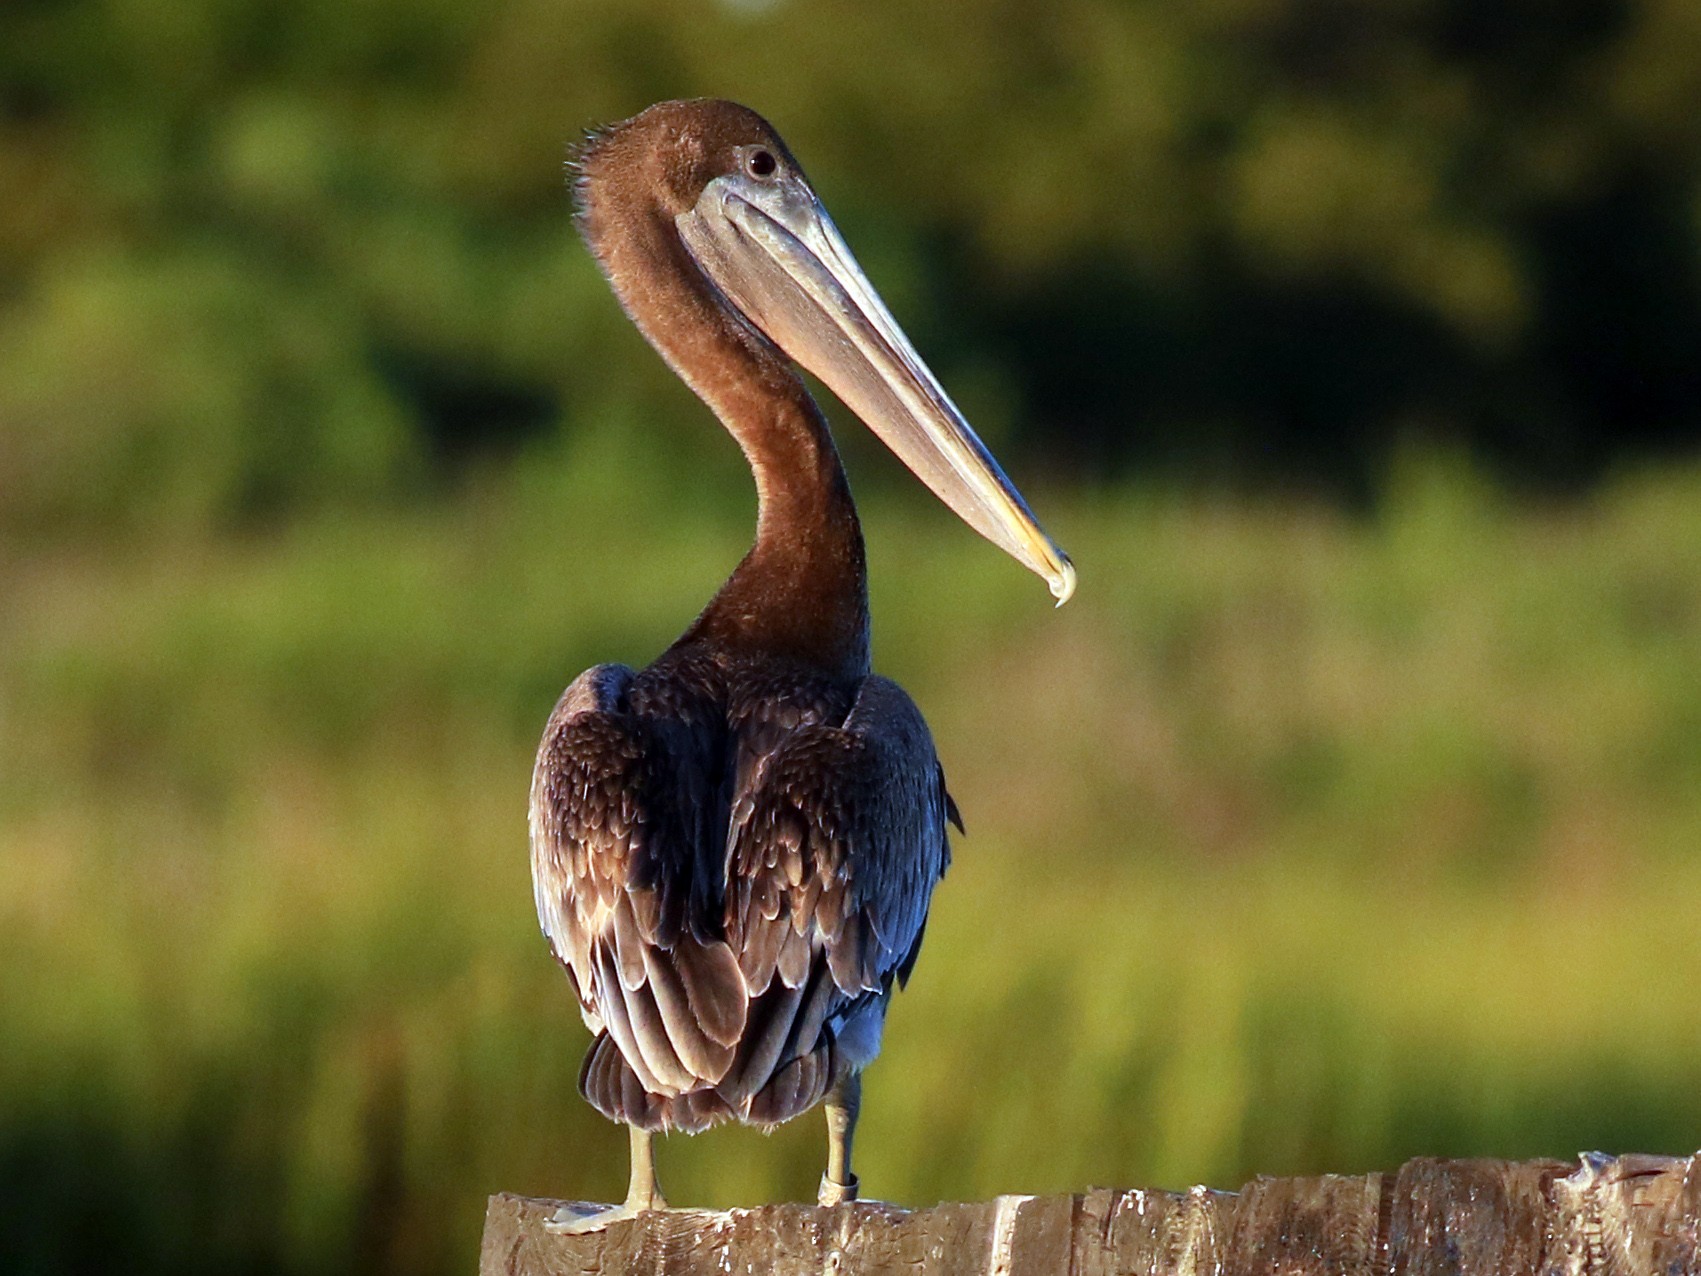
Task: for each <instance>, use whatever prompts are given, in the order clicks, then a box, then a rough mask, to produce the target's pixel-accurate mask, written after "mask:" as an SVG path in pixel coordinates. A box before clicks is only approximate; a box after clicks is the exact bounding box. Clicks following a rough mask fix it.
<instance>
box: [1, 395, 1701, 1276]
mask: <svg viewBox="0 0 1701 1276" xmlns="http://www.w3.org/2000/svg"><path fill="white" fill-rule="evenodd" d="M625 440H626V436H625V435H623V434H622V433H621V431H620V430H619V429H617V428H616V429H611V430H609V431H607V432H605V433H603V434H601V435H595V436H589V437H582V438H581V441H580V443H579V445H578V448H577V450H576V451H575V452H574V453H572V454H570V455H567V456H559V455H551V454H546V453H539V454H535V455H530V456H527V457H524V458H522V460H521V461H520V462H519V463H518V464H516V465H515V466H513V467H511V468H506V469H503V468H492V469H491V470H489V471H488V472H486V473H484V474H483V475H482V476H479V477H477V478H475V479H474V480H473V481H472V482H470V483H469V484H468V485H467V487H466V488H465V490H463V491H461V492H459V493H458V494H457V495H455V496H453V497H450V498H445V499H443V500H442V501H440V502H439V503H437V504H436V505H432V506H427V507H414V508H410V509H407V510H401V511H396V510H392V511H388V512H386V511H383V510H368V511H367V512H364V513H358V514H349V513H326V512H321V513H318V514H313V515H309V516H304V517H301V518H298V519H296V520H294V521H286V522H282V523H279V524H276V525H274V526H271V527H269V528H266V529H251V530H250V531H248V532H247V533H245V534H244V535H242V536H241V537H236V538H227V539H222V540H208V539H205V538H203V537H201V536H199V535H197V534H190V533H185V534H183V535H182V536H181V537H180V538H179V539H175V540H172V539H163V540H162V539H151V540H139V541H134V542H132V543H129V544H127V545H114V544H112V543H111V542H108V541H104V540H89V541H86V542H78V541H77V540H75V539H69V540H60V541H44V542H41V543H29V544H25V543H22V542H15V543H12V544H11V545H10V546H9V547H5V548H0V588H3V589H4V595H5V598H6V600H7V602H6V604H5V607H4V610H3V611H0V754H3V756H4V757H5V758H6V759H7V762H6V765H5V768H4V771H3V773H0V968H3V969H4V970H5V971H6V972H7V973H6V977H5V978H4V980H0V1041H3V1042H4V1043H5V1046H4V1049H0V1237H4V1238H5V1248H6V1249H7V1250H8V1252H9V1253H10V1254H12V1255H13V1256H14V1257H13V1258H12V1259H9V1260H8V1270H15V1271H45V1270H62V1271H63V1270H81V1269H85V1268H97V1267H98V1268H100V1269H102V1270H107V1269H110V1267H111V1266H112V1263H113V1256H114V1254H115V1253H122V1254H123V1255H125V1261H124V1263H123V1264H122V1265H123V1266H124V1267H125V1268H126V1269H127V1270H132V1271H139V1272H145V1271H165V1270H171V1271H177V1272H185V1271H189V1272H192V1271H215V1270H216V1271H326V1272H332V1271H356V1270H360V1271H368V1270H393V1271H427V1272H429V1271H443V1272H448V1271H457V1270H465V1268H466V1266H467V1264H468V1263H469V1262H471V1256H472V1253H473V1250H474V1247H475V1244H476V1238H477V1231H478V1225H479V1221H480V1214H481V1210H482V1205H483V1198H484V1195H485V1194H486V1193H487V1192H490V1191H495V1190H501V1189H506V1190H515V1191H521V1192H527V1193H533V1194H540V1195H541V1194H553V1195H563V1196H589V1197H596V1198H604V1199H606V1198H609V1197H612V1196H616V1195H618V1193H619V1191H620V1189H621V1186H622V1185H623V1182H624V1173H625V1168H624V1139H623V1137H622V1136H621V1135H620V1133H619V1131H618V1130H616V1129H615V1128H614V1127H611V1126H609V1125H607V1124H606V1123H604V1122H603V1121H602V1120H601V1119H600V1118H597V1117H596V1116H594V1115H593V1114H592V1113H590V1112H589V1110H588V1109H587V1108H586V1107H585V1106H584V1104H583V1103H582V1102H581V1101H580V1100H579V1099H578V1097H577V1095H576V1092H575V1088H574V1078H575V1074H576V1069H577V1065H578V1058H579V1054H580V1052H581V1050H582V1047H583V1042H584V1034H583V1030H582V1028H581V1027H579V1025H578V1020H577V1015H576V1013H575V1012H574V1010H573V1007H572V1005H571V1001H570V997H569V995H568V992H567V989H566V986H565V983H564V981H563V980H562V979H561V977H560V976H559V974H558V972H557V971H556V970H555V969H554V968H553V967H552V965H551V963H550V962H549V960H548V958H547V955H546V952H545V949H544V947H543V944H542V942H541V940H539V939H538V937H537V934H536V929H535V922H534V919H533V917H532V913H531V900H530V892H529V883H528V880H527V868H526V852H525V830H524V813H525V792H526V785H527V781H528V778H529V772H530V764H531V751H532V748H533V746H534V743H535V739H536V734H537V732H538V730H539V729H540V727H541V724H542V721H543V718H544V716H545V715H546V713H547V712H548V709H549V706H550V705H551V703H552V702H553V700H554V697H555V696H556V695H557V694H558V692H559V690H560V688H561V687H562V686H563V685H564V684H565V683H566V682H567V681H568V680H569V679H570V678H571V677H572V676H573V675H574V674H575V673H577V672H578V671H579V670H580V669H581V668H583V667H584V666H586V665H588V664H591V663H593V662H595V661H597V660H604V659H621V660H626V661H629V662H634V663H636V662H640V661H643V660H645V659H647V658H649V657H650V656H652V655H653V654H654V653H656V652H657V651H659V650H660V649H661V648H662V647H663V646H664V645H665V644H666V643H667V642H668V641H669V640H671V638H672V637H673V635H674V634H675V633H676V632H677V631H678V629H679V628H681V627H682V626H683V624H684V623H685V622H686V621H687V620H688V619H689V617H690V616H691V615H692V614H694V611H695V609H696V608H697V607H698V606H699V605H700V604H701V602H702V601H703V600H704V599H705V598H706V596H707V595H708V593H709V591H710V590H711V589H712V587H713V584H714V582H715V581H717V580H718V579H719V578H720V577H721V576H722V575H723V574H724V573H725V571H726V570H728V569H729V568H730V566H731V565H732V563H734V562H735V561H736V559H737V557H738V555H739V554H740V553H741V552H742V550H743V548H744V546H745V544H746V541H747V537H748V511H747V510H742V509H738V510H729V509H727V508H726V504H725V501H724V496H723V494H722V493H721V492H720V491H719V489H718V487H717V485H718V484H719V482H720V479H721V477H723V476H722V475H720V474H719V473H718V472H717V473H715V474H713V475H711V479H712V480H713V481H710V479H704V478H702V477H700V476H697V475H694V474H692V473H691V470H692V468H693V466H694V464H695V462H694V460H693V461H692V463H691V464H690V465H679V466H676V467H674V468H673V469H668V468H666V467H661V468H658V467H657V466H656V465H654V464H651V463H650V458H648V457H647V456H646V454H645V453H644V451H643V449H641V448H638V447H636V446H633V445H631V444H629V443H628V442H627V441H625ZM1035 497H1036V499H1035V504H1036V506H1037V507H1038V508H1039V509H1041V510H1042V511H1044V512H1045V513H1046V514H1047V515H1049V519H1048V521H1049V523H1050V525H1051V527H1052V530H1053V531H1054V532H1055V533H1056V534H1057V536H1058V538H1059V540H1060V541H1061V542H1062V543H1063V544H1065V545H1066V546H1068V547H1069V549H1070V551H1071V552H1072V553H1073V554H1074V556H1075V557H1076V560H1077V562H1078V563H1079V564H1080V566H1081V569H1082V587H1081V592H1080V594H1079V595H1078V598H1077V600H1076V601H1075V602H1073V603H1071V604H1070V606H1069V607H1067V608H1065V609H1063V610H1062V611H1061V612H1056V613H1053V612H1052V611H1050V609H1049V608H1048V607H1047V605H1046V603H1047V600H1046V597H1045V593H1044V590H1043V588H1042V587H1041V586H1040V585H1039V584H1038V583H1037V582H1036V581H1034V580H1032V579H1030V578H1027V577H1026V576H1024V575H1023V574H1022V573H1020V572H1019V570H1017V569H1016V568H1014V567H1013V566H1012V565H1010V564H1009V563H1007V562H1006V561H1004V560H1003V559H1001V558H1000V557H999V556H998V555H997V554H996V553H995V552H994V551H992V550H991V549H989V548H987V547H986V546H985V545H983V544H981V543H979V542H978V541H976V540H975V539H973V538H972V537H971V536H970V535H969V534H968V533H966V532H965V531H963V530H962V529H961V528H960V527H958V526H956V525H955V524H953V523H951V522H950V520H949V517H948V515H946V514H944V513H943V512H941V511H939V510H937V509H935V508H933V507H932V506H931V504H930V503H929V502H928V501H927V500H926V498H925V497H924V496H921V495H919V494H917V493H916V492H914V491H904V492H901V493H899V492H891V493H888V492H881V493H878V494H877V499H875V500H873V501H871V502H867V503H866V504H867V508H866V510H865V522H866V524H867V527H868V530H869V533H870V539H871V546H870V552H871V556H872V563H873V572H874V581H875V599H874V605H875V615H876V660H877V664H878V665H879V666H880V668H881V669H882V670H883V671H884V672H886V673H888V674H890V675H892V676H894V677H896V678H898V679H899V680H900V681H902V682H903V683H904V684H905V685H906V686H907V687H908V688H909V689H910V690H911V691H912V693H913V694H914V695H915V696H916V698H917V699H918V700H919V701H920V703H921V704H922V706H923V708H924V710H925V711H926V712H927V714H928V716H929V719H930V721H931V723H932V725H933V727H934V729H935V734H936V736H937V739H938V743H939V746H940V749H941V753H942V755H943V757H944V758H945V761H946V765H947V769H948V774H949V776H950V779H951V783H952V788H953V791H954V792H955V794H956V795H957V797H958V799H959V801H960V803H961V805H962V807H963V810H964V812H965V815H966V817H967V820H968V826H969V830H970V835H969V836H968V837H967V838H964V839H960V840H959V842H958V846H957V861H956V865H955V867H954V868H953V870H952V873H951V876H950V877H949V878H948V879H947V881H946V883H945V885H944V887H943V889H942V891H941V893H940V895H939V896H938V899H937V903H936V907H935V910H934V916H933V920H932V923H931V925H930V929H929V936H928V942H927V949H926V952H925V954H924V957H923V960H922V962H921V965H920V967H919V969H918V973H917V978H916V981H915V984H914V986H913V988H912V989H911V990H910V991H909V992H908V993H907V994H905V995H904V996H903V997H902V998H900V999H899V1002H898V1004H897V1006H896V1009H895V1011H894V1014H893V1019H892V1023H891V1031H890V1032H889V1034H888V1041H889V1044H888V1048H887V1050H886V1054H885V1056H884V1058H883V1059H882V1061H881V1062H880V1063H879V1064H878V1065H877V1066H876V1068H875V1069H874V1070H873V1071H872V1072H871V1073H870V1076H869V1082H868V1088H867V1100H868V1101H867V1104H866V1109H865V1122H864V1127H863V1128H864V1135H863V1138H862V1139H861V1141H860V1142H859V1155H860V1156H861V1157H862V1158H863V1163H862V1165H861V1170H862V1173H863V1176H864V1179H865V1181H866V1183H867V1185H868V1187H869V1189H870V1191H871V1192H873V1193H875V1194H877V1195H880V1196H882V1197H886V1198H889V1199H894V1200H897V1201H900V1202H905V1203H917V1204H919V1203H925V1202H929V1201H932V1200H934V1199H937V1198H940V1197H942V1196H943V1197H958V1198H961V1197H977V1196H985V1195H988V1194H991V1193H994V1192H1006V1191H1032V1192H1038V1191H1054V1190H1064V1189H1070V1188H1081V1187H1084V1186H1086V1185H1088V1184H1090V1183H1119V1184H1167V1185H1180V1184H1185V1183H1189V1182H1192V1181H1195V1180H1203V1181H1208V1182H1211V1183H1214V1184H1217V1185H1219V1186H1225V1187H1226V1186H1234V1185H1236V1184H1238V1183H1239V1182H1240V1181H1242V1180H1243V1179H1245V1178H1247V1177H1250V1176H1251V1175H1253V1174H1257V1173H1270V1174H1288V1173H1302V1172H1315V1171H1323V1170H1335V1171H1354V1170H1365V1169H1370V1168H1375V1167H1379V1166H1389V1165H1393V1164H1395V1163H1397V1162H1398V1161H1400V1160H1401V1159H1403V1158H1405V1157H1408V1156H1413V1155H1419V1154H1442V1155H1447V1154H1480V1155H1493V1156H1509V1157H1522V1156H1533V1155H1541V1154H1560V1155H1565V1154H1570V1153H1572V1152H1574V1151H1576V1150H1578V1149H1579V1148H1582V1147H1589V1146H1602V1147H1607V1148H1612V1149H1637V1150H1645V1151H1682V1150H1687V1149H1691V1148H1693V1147H1694V1146H1695V1145H1696V1144H1697V1143H1698V1142H1701V1010H1698V1009H1697V1006H1698V1004H1701V995H1698V994H1701V928H1698V927H1697V925H1696V920H1695V919H1696V917H1697V916H1701V859H1698V857H1697V856H1696V855H1695V848H1696V846H1697V845H1698V844H1701V677H1698V676H1697V670H1698V669H1701V555H1698V554H1697V553H1696V552H1695V547H1696V546H1697V545H1701V472H1697V471H1695V470H1689V471H1687V472H1682V471H1666V472H1662V473H1658V474H1645V475H1637V476H1629V477H1626V478H1625V479H1623V480H1622V481H1621V482H1619V483H1618V484H1616V485H1611V486H1608V487H1606V488H1604V489H1603V490H1602V491H1601V492H1600V493H1599V494H1598V495H1596V496H1595V497H1594V498H1592V499H1591V500H1590V501H1588V502H1586V503H1581V504H1576V505H1568V506H1564V507H1551V508H1549V507H1543V506H1540V505H1535V504H1530V503H1511V502H1509V501H1508V500H1507V499H1506V498H1504V497H1503V496H1501V495H1500V494H1498V493H1497V492H1496V491H1495V490H1494V489H1492V488H1490V487H1487V486H1485V485H1483V484H1482V483H1480V482H1478V481H1477V480H1476V479H1475V478H1474V477H1473V476H1472V474H1471V472H1470V471H1469V470H1468V469H1467V468H1466V467H1463V466H1461V465H1458V464H1453V463H1450V462H1449V461H1447V460H1446V459H1445V458H1437V457H1433V456H1423V457H1411V458H1408V460H1407V463H1406V464H1404V465H1403V466H1402V467H1401V468H1400V469H1399V470H1398V471H1397V472H1396V473H1395V474H1394V476H1393V477H1392V479H1391V480H1390V485H1389V492H1388V496H1387V499H1386V501H1385V502H1384V506H1383V509H1382V512H1381V513H1380V514H1379V515H1378V517H1377V518H1376V519H1374V520H1364V521H1360V520H1354V519H1351V518H1348V517H1346V516H1343V515H1341V514H1339V513H1335V512H1331V511H1329V510H1327V509H1324V508H1320V507H1312V506H1309V505H1306V504H1304V503H1300V502H1293V501H1287V502H1284V501H1278V500H1274V499H1270V500H1265V501H1261V502H1234V501H1228V500H1225V499H1214V498H1207V497H1199V496H1192V497H1187V496H1179V495H1173V494H1165V493H1163V492H1159V491H1152V490H1143V489H1137V488H1107V489H1104V490H1101V491H1096V492H1095V491H1078V492H1074V493H1066V492H1052V493H1046V492H1044V491H1041V492H1039V493H1037V494H1035ZM656 510H666V511H667V513H666V517H665V518H663V517H657V518H655V519H653V520H652V518H651V513H652V512H653V511H656ZM818 1127H819V1122H818V1121H816V1120H814V1119H808V1120H805V1121H800V1122H798V1123H795V1124H794V1126H792V1127H788V1128H786V1129H784V1130H782V1131H780V1132H779V1133H777V1134H775V1135H774V1136H772V1137H771V1138H767V1139H764V1138H762V1137H761V1136H759V1135H756V1134H754V1133H751V1132H748V1131H742V1130H730V1131H721V1132H716V1133H714V1134H712V1135H709V1136H706V1137H704V1138H701V1139H697V1140H679V1139H676V1140H670V1141H669V1142H668V1143H667V1144H666V1146H665V1148H664V1149H663V1152H662V1173H663V1182H664V1185H665V1186H666V1188H667V1190H668V1193H669V1196H670V1198H671V1199H673V1200H674V1201H676V1202H678V1203H705V1204H731V1203H751V1202H755V1201H760V1200H766V1199H776V1198H800V1197H806V1196H807V1195H808V1194H809V1193H810V1192H811V1191H812V1189H813V1185H814V1182H815V1178H816V1176H817V1174H818V1173H819V1164H820V1156H821V1144H822V1139H821V1131H820V1129H819V1128H818Z"/></svg>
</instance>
